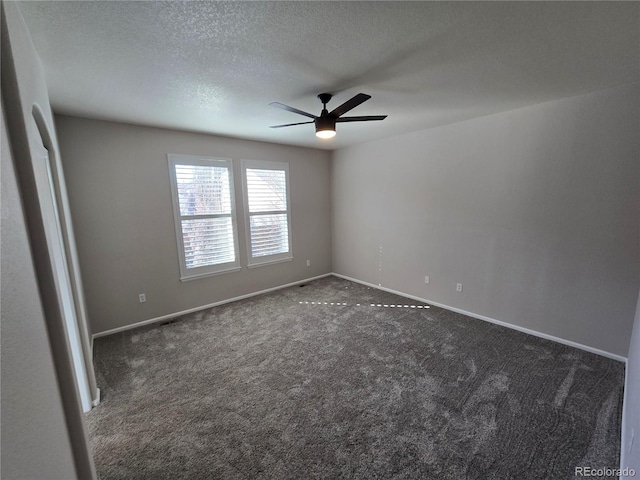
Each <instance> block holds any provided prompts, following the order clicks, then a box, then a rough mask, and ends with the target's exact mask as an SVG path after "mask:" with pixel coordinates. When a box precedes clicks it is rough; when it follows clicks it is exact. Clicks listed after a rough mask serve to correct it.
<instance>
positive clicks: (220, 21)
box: [20, 1, 640, 149]
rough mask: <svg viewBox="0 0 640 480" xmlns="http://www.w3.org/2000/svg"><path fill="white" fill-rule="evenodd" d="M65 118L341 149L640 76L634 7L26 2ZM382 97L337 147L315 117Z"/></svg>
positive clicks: (342, 129)
mask: <svg viewBox="0 0 640 480" xmlns="http://www.w3.org/2000/svg"><path fill="white" fill-rule="evenodd" d="M20 8H21V10H22V12H23V15H24V17H25V20H26V23H27V26H28V27H29V30H30V31H31V35H32V37H33V41H34V43H35V46H36V49H37V50H38V52H39V54H40V56H41V59H42V62H43V64H44V68H45V73H46V77H47V84H48V86H49V91H50V97H51V102H52V105H53V108H54V110H55V111H57V112H60V113H67V114H72V115H79V116H85V117H92V118H101V119H110V120H117V121H123V122H129V123H139V124H146V125H154V126H161V127H169V128H177V129H184V130H191V131H198V132H207V133H214V134H221V135H227V136H234V137H241V138H250V139H256V140H264V141H270V142H277V143H287V144H294V145H305V146H311V147H316V148H329V149H333V148H339V147H344V146H347V145H353V144H357V143H361V142H365V141H369V140H372V139H375V138H380V137H386V136H392V135H397V134H401V133H404V132H408V131H414V130H419V129H424V128H429V127H433V126H437V125H443V124H447V123H452V122H456V121H460V120H465V119H469V118H474V117H478V116H482V115H487V114H491V113H495V112H499V111H506V110H511V109H514V108H518V107H522V106H526V105H531V104H535V103H540V102H544V101H548V100H553V99H558V98H562V97H568V96H573V95H579V94H583V93H587V92H591V91H596V90H602V89H606V88H610V87H615V86H618V85H623V84H629V83H635V82H640V4H639V3H636V2H627V3H625V2H620V3H618V2H585V3H583V2H508V3H504V2H359V1H353V2H312V1H303V2H270V1H266V2H265V1H263V2H195V1H191V2H177V1H176V2H157V1H153V2H127V1H120V2H106V1H83V2H52V1H45V2H36V1H29V2H21V3H20ZM325 91H326V92H330V93H333V94H334V95H335V98H334V99H333V100H332V102H331V103H330V104H329V109H330V110H331V109H332V108H335V107H336V106H338V105H339V104H340V103H342V102H344V101H346V100H347V99H349V98H350V97H351V96H353V95H354V94H356V93H358V92H364V93H367V94H370V95H372V97H373V98H372V99H371V100H369V101H368V102H366V103H364V104H362V105H361V106H359V107H357V108H355V109H354V110H352V111H351V112H350V114H351V115H378V114H386V115H388V116H389V117H388V118H387V119H386V120H384V121H382V122H369V123H343V124H338V129H337V131H338V134H337V136H336V137H335V138H334V139H332V140H329V141H327V140H319V139H317V138H316V137H315V135H314V129H313V125H300V126H295V127H290V128H283V129H270V128H268V127H269V125H275V124H281V123H293V122H300V121H305V120H307V119H306V118H305V117H302V116H299V115H295V114H293V113H290V112H286V111H282V110H277V109H275V108H272V107H269V106H268V103H269V102H273V101H278V102H282V103H285V104H287V105H291V106H293V107H296V108H299V109H301V110H305V111H308V112H311V113H314V114H316V115H317V114H319V113H320V109H321V105H320V102H319V101H318V100H317V98H316V95H317V94H318V93H321V92H325Z"/></svg>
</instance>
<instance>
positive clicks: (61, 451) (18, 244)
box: [0, 106, 76, 479]
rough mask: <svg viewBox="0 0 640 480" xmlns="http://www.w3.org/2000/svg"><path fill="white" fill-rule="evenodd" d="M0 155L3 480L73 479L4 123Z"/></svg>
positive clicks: (49, 349) (71, 462)
mask: <svg viewBox="0 0 640 480" xmlns="http://www.w3.org/2000/svg"><path fill="white" fill-rule="evenodd" d="M2 116H3V117H4V106H3V115H2ZM1 156H2V175H1V177H2V230H1V232H2V233H1V235H2V267H1V269H2V287H1V290H2V330H1V334H0V335H1V337H2V376H1V378H2V385H1V387H0V390H1V392H2V440H1V441H0V444H1V445H2V474H1V476H2V478H7V479H9V478H11V479H17V478H51V479H68V478H76V474H75V469H74V465H73V458H72V455H71V444H70V442H69V435H68V434H67V429H66V425H65V421H64V414H63V411H62V401H61V398H60V392H59V390H58V384H57V383H56V376H55V371H54V368H53V357H52V354H51V348H50V347H49V341H48V337H47V330H46V327H45V321H44V313H43V311H42V306H41V304H40V299H39V294H38V286H37V284H36V275H35V272H34V270H33V266H32V261H31V252H30V251H29V242H28V239H27V231H26V226H25V222H24V217H23V214H22V205H21V201H20V197H19V194H18V185H17V181H16V176H15V171H14V169H13V158H12V156H11V152H10V151H9V148H8V140H7V132H6V129H5V124H4V119H3V122H2V155H1Z"/></svg>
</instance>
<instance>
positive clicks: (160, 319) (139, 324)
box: [91, 273, 331, 350]
mask: <svg viewBox="0 0 640 480" xmlns="http://www.w3.org/2000/svg"><path fill="white" fill-rule="evenodd" d="M330 275H331V273H325V274H323V275H318V276H316V277H311V278H305V279H304V280H298V281H296V282H292V283H287V284H285V285H279V286H277V287H272V288H267V289H265V290H260V291H258V292H252V293H247V294H245V295H240V296H239V297H233V298H228V299H226V300H220V301H219V302H214V303H209V304H208V305H202V306H199V307H194V308H189V309H188V310H182V311H181V312H175V313H169V314H168V315H162V316H161V317H155V318H150V319H148V320H142V321H140V322H136V323H132V324H130V325H124V326H122V327H118V328H112V329H111V330H105V331H104V332H99V333H94V334H93V335H92V336H91V345H92V350H93V340H94V339H95V338H99V337H106V336H107V335H113V334H114V333H120V332H124V331H126V330H131V329H134V328H138V327H144V326H145V325H151V324H153V323H158V322H163V321H165V320H171V319H172V318H176V317H181V316H182V315H186V314H188V313H193V312H198V311H200V310H206V309H207V308H212V307H217V306H218V305H224V304H225V303H231V302H236V301H238V300H244V299H245V298H250V297H255V296H257V295H262V294H263V293H269V292H274V291H276V290H281V289H283V288H288V287H293V286H295V285H300V284H301V283H306V282H311V281H313V280H318V279H319V278H324V277H328V276H330Z"/></svg>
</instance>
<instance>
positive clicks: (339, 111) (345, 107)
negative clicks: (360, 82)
mask: <svg viewBox="0 0 640 480" xmlns="http://www.w3.org/2000/svg"><path fill="white" fill-rule="evenodd" d="M370 98H371V95H367V94H366V93H359V94H357V95H356V96H355V97H353V98H352V99H351V100H347V101H346V102H344V103H343V104H342V105H340V106H339V107H337V108H335V109H334V110H333V111H332V112H331V113H329V115H331V116H333V117H339V116H340V115H344V114H345V113H347V112H348V111H349V110H351V109H352V108H356V107H357V106H358V105H360V104H361V103H363V102H366V101H367V100H369V99H370Z"/></svg>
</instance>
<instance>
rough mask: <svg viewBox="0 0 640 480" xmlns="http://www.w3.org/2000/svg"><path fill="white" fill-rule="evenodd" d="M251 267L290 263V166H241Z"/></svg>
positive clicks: (246, 163) (256, 163) (259, 163)
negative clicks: (288, 261)
mask: <svg viewBox="0 0 640 480" xmlns="http://www.w3.org/2000/svg"><path fill="white" fill-rule="evenodd" d="M242 173H243V183H244V198H245V204H246V209H245V212H246V214H245V222H246V231H247V252H248V258H249V267H254V266H258V265H264V264H267V263H273V262H280V261H285V260H291V259H292V258H293V256H292V254H291V228H290V224H291V218H290V215H289V165H288V164H286V163H278V162H262V161H249V160H244V161H243V162H242Z"/></svg>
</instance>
